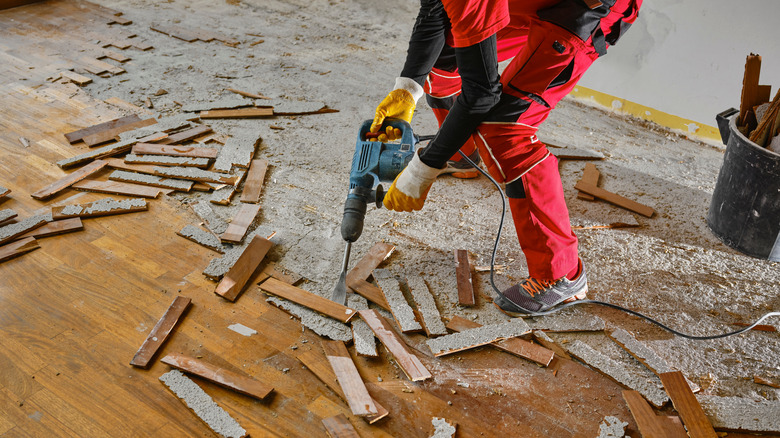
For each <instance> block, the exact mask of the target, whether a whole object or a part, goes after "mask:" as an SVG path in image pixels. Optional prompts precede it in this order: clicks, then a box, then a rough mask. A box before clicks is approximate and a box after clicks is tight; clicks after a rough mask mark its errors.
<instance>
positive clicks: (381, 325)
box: [358, 310, 432, 382]
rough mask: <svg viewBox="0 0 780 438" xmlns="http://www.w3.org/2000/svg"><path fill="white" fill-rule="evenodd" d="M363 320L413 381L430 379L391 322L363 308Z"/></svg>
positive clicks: (427, 372) (428, 372)
mask: <svg viewBox="0 0 780 438" xmlns="http://www.w3.org/2000/svg"><path fill="white" fill-rule="evenodd" d="M358 313H359V314H360V317H361V318H363V321H365V322H366V324H368V326H369V327H371V330H372V331H373V332H374V334H375V335H376V337H377V338H378V339H379V341H380V342H382V344H383V345H384V346H385V348H387V351H389V352H390V354H392V355H393V357H394V358H395V361H396V363H398V366H399V367H401V369H402V370H403V372H404V374H406V377H408V378H409V380H411V381H413V382H417V381H421V380H425V379H430V378H431V377H432V376H431V373H430V371H428V370H427V369H426V368H425V366H424V365H423V363H422V362H421V361H420V359H419V358H418V357H417V356H415V355H414V354H413V353H412V352H411V351H409V347H408V346H407V345H406V343H405V342H404V341H403V340H402V339H401V338H400V337H399V336H398V334H397V333H396V332H395V330H393V327H392V326H391V325H390V323H389V322H388V321H387V320H386V319H385V318H384V317H383V316H382V315H380V314H379V313H378V312H377V311H376V310H361V311H359V312H358Z"/></svg>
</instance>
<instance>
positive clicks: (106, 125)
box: [65, 114, 141, 144]
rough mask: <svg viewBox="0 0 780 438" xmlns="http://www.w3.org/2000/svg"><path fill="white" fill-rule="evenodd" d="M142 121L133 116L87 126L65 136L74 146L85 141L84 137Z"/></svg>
mask: <svg viewBox="0 0 780 438" xmlns="http://www.w3.org/2000/svg"><path fill="white" fill-rule="evenodd" d="M140 121H141V118H140V117H138V115H136V114H131V115H129V116H125V117H120V118H118V119H114V120H110V121H108V122H103V123H98V124H97V125H92V126H87V127H86V128H82V129H79V130H76V131H73V132H69V133H67V134H65V139H67V140H68V143H70V144H73V143H76V142H77V141H79V140H81V139H83V138H84V137H88V136H90V135H94V134H97V133H100V132H104V131H109V130H111V129H114V128H118V127H120V126H125V125H129V124H131V123H137V122H140Z"/></svg>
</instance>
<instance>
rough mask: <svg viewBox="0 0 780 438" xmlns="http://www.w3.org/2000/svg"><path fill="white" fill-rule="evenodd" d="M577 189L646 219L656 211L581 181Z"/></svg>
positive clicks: (576, 186)
mask: <svg viewBox="0 0 780 438" xmlns="http://www.w3.org/2000/svg"><path fill="white" fill-rule="evenodd" d="M574 188H575V189H577V190H579V191H581V192H585V193H587V194H589V195H593V196H595V197H597V198H599V199H601V200H603V201H607V202H609V203H610V204H614V205H617V206H618V207H622V208H625V209H626V210H630V211H633V212H634V213H638V214H641V215H642V216H645V217H653V215H654V214H655V210H653V209H652V208H651V207H648V206H646V205H642V204H640V203H638V202H636V201H632V200H631V199H628V198H624V197H622V196H620V195H618V194H616V193H612V192H609V191H607V190H604V189H602V188H601V187H596V186H594V185H590V184H586V183H584V182H582V181H579V182H578V183H577V184H576V185H575V186H574Z"/></svg>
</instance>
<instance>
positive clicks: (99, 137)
mask: <svg viewBox="0 0 780 438" xmlns="http://www.w3.org/2000/svg"><path fill="white" fill-rule="evenodd" d="M156 123H157V120H155V118H154V117H150V118H148V119H143V120H138V121H136V122H131V123H127V124H125V125H121V126H117V127H114V128H111V129H106V130H104V131H101V132H96V133H94V134H90V135H87V136H85V137H83V138H82V140H84V143H86V144H87V146H90V147H92V146H96V145H99V144H102V143H106V142H109V141H111V140H114V139H115V138H116V137H117V136H118V135H119V134H121V133H123V132H127V131H132V130H134V129H138V128H143V127H146V126H151V125H154V124H156Z"/></svg>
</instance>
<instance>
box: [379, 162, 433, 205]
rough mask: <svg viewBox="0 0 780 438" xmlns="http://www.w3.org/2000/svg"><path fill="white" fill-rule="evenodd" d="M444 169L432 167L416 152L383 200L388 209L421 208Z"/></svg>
mask: <svg viewBox="0 0 780 438" xmlns="http://www.w3.org/2000/svg"><path fill="white" fill-rule="evenodd" d="M443 171H444V169H436V168H434V167H430V166H428V165H427V164H425V163H423V162H422V161H421V160H420V156H419V155H418V154H417V153H415V154H414V157H413V158H412V161H410V162H409V165H408V166H406V169H404V170H403V171H401V173H400V174H398V176H397V177H396V178H395V181H393V185H391V186H390V188H389V189H388V190H387V193H386V194H385V199H384V201H383V202H382V203H383V204H384V205H385V207H386V208H387V209H388V210H395V211H416V210H420V209H422V207H423V204H424V203H425V199H426V198H427V197H428V191H429V190H430V189H431V185H433V182H434V181H436V177H437V176H439V175H440V174H441V173H442V172H443Z"/></svg>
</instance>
